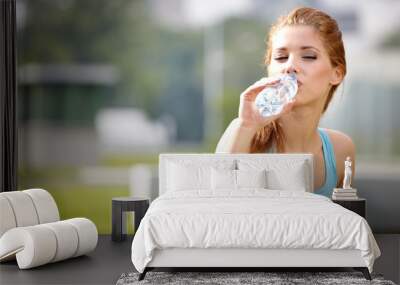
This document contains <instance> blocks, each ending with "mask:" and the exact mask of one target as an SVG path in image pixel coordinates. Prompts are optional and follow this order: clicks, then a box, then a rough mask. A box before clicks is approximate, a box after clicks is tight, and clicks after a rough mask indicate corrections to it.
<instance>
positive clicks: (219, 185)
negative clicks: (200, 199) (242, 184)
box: [211, 167, 236, 190]
mask: <svg viewBox="0 0 400 285" xmlns="http://www.w3.org/2000/svg"><path fill="white" fill-rule="evenodd" d="M211 189H212V190H223V189H225V190H235V189H236V170H233V169H217V168H214V167H213V168H211Z"/></svg>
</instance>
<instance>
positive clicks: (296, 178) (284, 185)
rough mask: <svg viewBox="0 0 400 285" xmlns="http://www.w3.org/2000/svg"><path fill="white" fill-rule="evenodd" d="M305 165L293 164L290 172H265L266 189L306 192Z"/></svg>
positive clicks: (271, 170)
mask: <svg viewBox="0 0 400 285" xmlns="http://www.w3.org/2000/svg"><path fill="white" fill-rule="evenodd" d="M306 166H307V165H306V163H305V162H302V163H298V164H295V165H294V166H293V167H292V168H291V169H290V170H288V169H286V170H284V169H282V170H278V169H270V170H268V171H267V181H268V189H273V190H290V191H302V192H306V191H307V185H308V179H307V175H306V173H307V172H306Z"/></svg>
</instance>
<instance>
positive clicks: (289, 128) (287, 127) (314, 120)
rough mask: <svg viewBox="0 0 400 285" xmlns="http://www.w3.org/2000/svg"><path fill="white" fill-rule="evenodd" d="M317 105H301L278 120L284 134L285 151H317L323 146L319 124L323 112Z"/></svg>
mask: <svg viewBox="0 0 400 285" xmlns="http://www.w3.org/2000/svg"><path fill="white" fill-rule="evenodd" d="M319 109H320V108H318V107H317V108H316V106H310V105H309V106H301V107H298V108H294V109H293V110H292V112H290V113H288V114H286V115H284V116H282V117H281V118H280V119H279V120H278V124H280V126H281V128H282V131H283V134H284V138H285V139H284V144H283V147H284V152H286V153H290V152H292V153H294V152H300V153H317V152H318V151H319V150H320V149H321V147H322V144H321V140H320V138H319V134H318V124H319V120H320V118H321V113H320V112H316V110H319Z"/></svg>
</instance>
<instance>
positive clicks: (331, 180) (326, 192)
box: [314, 128, 338, 198]
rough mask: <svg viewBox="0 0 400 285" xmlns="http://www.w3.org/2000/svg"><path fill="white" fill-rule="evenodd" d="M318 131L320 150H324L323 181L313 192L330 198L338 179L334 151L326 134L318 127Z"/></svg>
mask: <svg viewBox="0 0 400 285" xmlns="http://www.w3.org/2000/svg"><path fill="white" fill-rule="evenodd" d="M318 132H319V136H320V137H321V141H322V150H323V152H324V161H325V183H324V184H323V185H322V186H321V187H320V188H318V189H315V190H314V193H315V194H320V195H323V196H326V197H329V198H330V197H331V196H332V192H333V188H336V185H337V180H338V177H337V173H336V158H335V152H334V150H333V145H332V143H331V140H330V139H329V136H328V134H327V133H326V132H325V131H323V130H322V129H320V128H318Z"/></svg>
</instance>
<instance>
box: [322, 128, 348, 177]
mask: <svg viewBox="0 0 400 285" xmlns="http://www.w3.org/2000/svg"><path fill="white" fill-rule="evenodd" d="M323 130H324V131H326V133H327V134H328V136H329V139H330V140H331V142H332V145H333V150H334V152H335V158H336V171H337V175H338V184H340V183H341V181H342V179H343V176H344V161H345V160H346V157H348V156H350V158H351V160H352V161H353V163H352V170H353V177H354V174H355V155H356V148H355V145H354V142H353V140H352V138H351V137H350V136H349V135H347V134H345V133H343V132H341V131H337V130H333V129H323Z"/></svg>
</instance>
